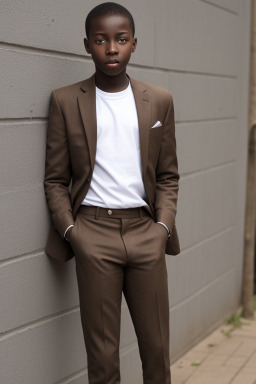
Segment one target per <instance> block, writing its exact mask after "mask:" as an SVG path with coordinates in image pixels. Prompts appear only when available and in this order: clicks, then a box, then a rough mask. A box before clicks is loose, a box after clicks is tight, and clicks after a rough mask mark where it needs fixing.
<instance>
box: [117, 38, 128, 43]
mask: <svg viewBox="0 0 256 384" xmlns="http://www.w3.org/2000/svg"><path fill="white" fill-rule="evenodd" d="M118 41H119V43H121V44H124V43H126V42H127V39H126V38H125V37H121V38H120V39H119V40H118Z"/></svg>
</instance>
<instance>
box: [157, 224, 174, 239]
mask: <svg viewBox="0 0 256 384" xmlns="http://www.w3.org/2000/svg"><path fill="white" fill-rule="evenodd" d="M157 223H158V224H162V225H163V226H164V227H165V229H166V231H167V232H168V239H169V238H170V237H171V235H170V230H169V228H168V227H167V225H166V224H164V223H162V221H158V222H157Z"/></svg>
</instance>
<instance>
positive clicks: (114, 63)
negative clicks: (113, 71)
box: [105, 59, 119, 67]
mask: <svg viewBox="0 0 256 384" xmlns="http://www.w3.org/2000/svg"><path fill="white" fill-rule="evenodd" d="M105 64H106V65H107V66H108V67H117V66H118V64H119V61H117V60H114V59H113V60H108V61H106V62H105Z"/></svg>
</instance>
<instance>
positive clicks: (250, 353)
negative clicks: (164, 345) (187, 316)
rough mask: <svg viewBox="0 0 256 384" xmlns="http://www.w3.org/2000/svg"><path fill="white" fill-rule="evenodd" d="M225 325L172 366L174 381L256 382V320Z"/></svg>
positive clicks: (183, 383) (193, 383)
mask: <svg viewBox="0 0 256 384" xmlns="http://www.w3.org/2000/svg"><path fill="white" fill-rule="evenodd" d="M241 321H242V322H243V325H242V326H241V327H240V328H233V327H232V326H231V325H226V324H224V325H222V326H220V327H219V328H218V329H217V330H215V331H214V332H213V333H212V334H210V335H209V336H208V337H206V338H205V339H204V340H202V341H201V342H200V343H199V344H197V345H196V346H195V347H194V348H192V349H191V350H190V351H189V352H188V353H186V354H185V355H184V356H183V357H182V358H180V359H179V360H178V361H176V362H175V363H174V364H173V365H172V367H171V369H172V384H231V383H232V384H256V319H254V320H251V321H248V320H245V319H243V318H241Z"/></svg>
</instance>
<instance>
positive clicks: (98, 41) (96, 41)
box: [95, 39, 105, 45]
mask: <svg viewBox="0 0 256 384" xmlns="http://www.w3.org/2000/svg"><path fill="white" fill-rule="evenodd" d="M104 41H105V40H104V39H97V40H95V43H96V44H99V45H100V44H103V43H104Z"/></svg>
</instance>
